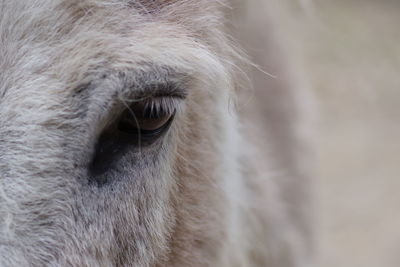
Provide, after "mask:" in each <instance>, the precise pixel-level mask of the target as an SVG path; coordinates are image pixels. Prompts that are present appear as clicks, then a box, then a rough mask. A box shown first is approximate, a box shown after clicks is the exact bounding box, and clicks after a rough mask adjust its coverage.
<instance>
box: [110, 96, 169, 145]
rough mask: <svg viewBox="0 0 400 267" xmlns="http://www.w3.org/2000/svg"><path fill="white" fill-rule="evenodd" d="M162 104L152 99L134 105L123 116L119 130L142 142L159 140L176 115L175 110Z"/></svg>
mask: <svg viewBox="0 0 400 267" xmlns="http://www.w3.org/2000/svg"><path fill="white" fill-rule="evenodd" d="M160 102H161V103H162V101H160V100H154V99H152V100H145V101H140V102H134V103H132V104H131V105H130V107H129V108H127V109H126V111H125V112H124V113H123V114H122V116H121V118H120V120H119V122H118V130H119V131H120V132H121V133H122V134H125V135H132V138H133V137H134V136H136V138H139V139H140V140H141V141H152V140H154V139H157V138H158V137H159V136H161V135H162V134H163V133H164V132H165V131H166V130H167V129H168V128H169V126H170V124H171V122H172V120H173V118H174V115H175V110H174V109H171V108H168V106H166V105H162V104H161V103H160Z"/></svg>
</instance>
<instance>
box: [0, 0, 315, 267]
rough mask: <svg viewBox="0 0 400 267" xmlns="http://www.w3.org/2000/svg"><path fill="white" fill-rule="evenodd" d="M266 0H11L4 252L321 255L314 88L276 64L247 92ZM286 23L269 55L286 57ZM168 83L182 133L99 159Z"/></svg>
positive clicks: (189, 257)
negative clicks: (122, 123)
mask: <svg viewBox="0 0 400 267" xmlns="http://www.w3.org/2000/svg"><path fill="white" fill-rule="evenodd" d="M251 5H255V6H253V8H257V5H259V6H258V7H259V8H260V10H263V12H264V11H265V12H268V9H269V8H270V6H269V5H266V4H265V3H264V2H257V1H227V0H219V1H216V0H169V1H167V0H29V1H26V0H0V266H2V267H3V266H4V267H11V266H22V267H23V266H82V267H85V266H91V267H92V266H135V267H146V266H159V267H161V266H176V267H191V266H193V267H194V266H214V267H228V266H229V267H235V266H237V267H251V266H254V267H259V266H268V267H294V266H299V267H300V266H310V265H309V264H311V262H310V255H311V253H310V251H311V246H310V243H311V241H310V240H311V238H310V237H309V236H310V229H311V224H310V220H309V216H308V206H307V203H308V197H307V195H308V188H309V182H308V179H307V172H306V171H304V166H305V164H304V162H303V161H301V158H302V157H303V158H304V157H307V156H306V152H305V150H304V149H303V147H302V146H303V144H304V140H303V131H302V130H301V128H302V126H301V125H300V123H299V122H300V121H302V120H303V118H302V115H301V114H302V111H301V107H300V105H299V103H301V102H302V101H299V99H301V97H302V95H303V93H302V92H303V91H301V90H302V89H301V88H299V87H296V86H293V83H292V82H291V81H290V80H291V78H289V76H290V75H288V76H286V75H283V76H281V77H284V78H281V79H278V78H271V77H268V76H267V75H264V74H263V75H260V73H258V74H255V75H256V76H255V77H252V76H251V74H249V76H248V77H251V79H253V80H254V85H255V90H254V92H253V93H252V91H251V90H243V91H240V89H239V88H240V87H241V86H242V85H243V80H244V79H245V78H246V77H247V76H246V75H243V73H242V72H241V69H242V66H243V65H241V62H243V61H246V60H245V59H244V57H243V56H241V53H238V51H237V50H238V49H236V48H235V47H236V46H237V45H234V42H232V41H231V39H232V38H231V36H233V37H234V39H235V38H236V39H242V40H244V39H246V38H248V37H247V36H245V35H243V34H241V33H243V32H246V31H247V30H248V29H244V30H243V31H239V30H238V29H237V28H235V26H234V25H235V21H234V20H235V19H238V18H239V17H240V18H241V22H237V23H238V24H240V25H251V23H253V22H251V21H250V19H249V17H248V16H246V14H245V13H246V12H245V11H244V10H246V7H249V6H251ZM237 10H239V11H237ZM265 14H267V13H265ZM259 17H260V18H262V17H263V16H262V15H261V16H259ZM241 23H243V24H241ZM256 23H259V24H263V25H264V24H265V25H269V24H268V23H269V22H268V23H267V22H266V21H264V20H262V21H261V22H260V21H258V22H256ZM269 27H270V26H269ZM270 28H272V27H270ZM261 32H262V31H259V32H258V34H260V33H261ZM269 32H271V35H269ZM272 32H273V31H268V34H262V35H261V36H264V35H265V36H266V37H265V36H264V37H265V38H264V37H261V39H260V40H259V41H260V43H259V44H260V45H262V46H263V47H265V49H266V50H268V51H271V52H268V53H270V54H268V53H267V52H266V54H265V55H262V56H261V57H259V58H258V61H259V62H256V63H257V64H259V65H260V66H270V65H273V66H282V65H280V64H278V63H273V62H278V61H279V60H280V58H279V56H276V55H275V54H274V53H275V52H274V51H277V49H278V47H280V46H279V45H276V44H274V45H271V44H273V42H270V40H269V39H270V38H271V37H270V36H273V35H272V34H273V33H272ZM248 33H249V34H251V31H249V32H248ZM255 35H257V33H255ZM253 38H254V36H253ZM243 46H244V47H246V44H243ZM249 51H250V49H249ZM249 54H252V52H251V51H250V52H249ZM268 55H270V56H268ZM271 55H274V56H271ZM269 64H270V65H269ZM274 64H275V65H274ZM282 70H286V69H285V67H280V68H277V70H276V73H280V71H281V72H282V73H285V71H282ZM254 73H256V71H255V72H254ZM261 76H262V77H261ZM166 84H167V85H168V86H167V87H168V88H172V89H170V90H180V91H182V92H183V93H182V94H183V95H184V99H183V98H182V99H175V100H174V101H167V102H162V103H163V104H162V105H163V106H164V108H165V109H173V110H176V114H175V118H174V121H173V122H172V125H171V128H170V129H169V130H168V132H167V133H166V135H165V136H162V137H161V138H160V139H159V140H158V141H157V142H156V143H154V144H153V145H151V146H140V145H139V146H134V145H132V144H128V143H127V144H126V146H121V147H117V148H118V150H121V151H117V153H116V154H115V157H114V158H113V159H112V160H113V161H112V164H109V165H108V164H107V165H104V166H106V167H107V168H106V167H104V166H100V167H101V168H100V169H93V168H92V165H93V161H94V160H93V159H94V158H96V153H98V152H97V151H96V147H97V146H98V143H99V142H100V141H99V140H101V138H102V136H103V132H104V131H105V129H106V128H107V127H108V125H110V124H111V123H112V122H113V121H114V120H115V119H116V117H118V114H120V113H121V112H122V110H124V109H126V108H127V106H129V103H131V102H132V101H137V100H138V96H139V95H140V96H146V94H147V95H152V94H153V93H154V92H153V91H152V90H154V89H155V88H156V87H157V86H159V85H161V86H165V85H166ZM277 88H280V89H279V90H278V89H277ZM262 89H265V90H262ZM261 91H262V92H261ZM260 92H261V93H260ZM250 94H255V95H256V96H260V98H259V99H257V100H258V101H260V100H262V102H260V103H258V104H257V103H255V104H254V105H253V106H252V107H251V108H246V107H247V106H246V105H245V104H240V103H241V102H243V103H244V102H246V101H247V99H248V98H249V97H248V96H249V95H250ZM234 102H236V103H239V104H236V105H235V104H234ZM248 105H252V104H248ZM240 106H242V107H245V108H244V109H245V110H246V111H243V112H237V110H236V107H240ZM239 113H240V115H238V114H239ZM242 113H243V114H242ZM260 114H261V115H260ZM257 119H258V120H257ZM239 121H241V122H242V123H239ZM255 122H258V124H259V125H258V126H259V127H254V129H253V128H252V127H253V126H251V125H254V123H255ZM250 129H251V130H250ZM255 147H257V148H258V149H255ZM117 148H116V150H117ZM303 153H304V154H303Z"/></svg>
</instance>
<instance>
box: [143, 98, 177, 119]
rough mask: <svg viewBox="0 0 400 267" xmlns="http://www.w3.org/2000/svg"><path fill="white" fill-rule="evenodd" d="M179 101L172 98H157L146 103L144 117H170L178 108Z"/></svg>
mask: <svg viewBox="0 0 400 267" xmlns="http://www.w3.org/2000/svg"><path fill="white" fill-rule="evenodd" d="M179 104H180V101H179V99H176V98H173V97H158V98H152V99H149V100H148V101H146V104H145V116H146V117H150V118H159V117H163V116H166V115H171V114H172V113H174V112H175V111H176V110H177V109H178V108H179Z"/></svg>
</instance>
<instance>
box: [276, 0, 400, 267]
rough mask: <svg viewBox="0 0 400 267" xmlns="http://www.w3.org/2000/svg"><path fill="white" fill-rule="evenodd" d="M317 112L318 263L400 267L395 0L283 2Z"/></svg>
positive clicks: (399, 54) (399, 46)
mask: <svg viewBox="0 0 400 267" xmlns="http://www.w3.org/2000/svg"><path fill="white" fill-rule="evenodd" d="M285 3H286V4H287V5H286V7H285V9H286V12H287V13H288V14H289V16H284V19H283V20H284V21H282V22H284V23H283V24H282V26H281V27H287V30H288V31H289V32H290V33H291V37H292V39H293V40H294V41H295V49H296V50H297V51H295V52H296V54H297V55H298V57H299V60H300V61H301V66H303V68H304V69H303V71H304V74H305V75H306V77H307V78H308V80H309V82H310V83H311V86H312V88H313V93H314V95H315V98H316V102H317V109H319V118H318V136H319V138H318V146H317V149H318V160H317V165H318V173H317V174H318V175H317V177H318V179H317V183H318V184H317V194H318V201H317V214H318V221H319V238H318V239H319V244H318V254H319V264H318V265H317V266H319V267H355V266H363V267H399V266H400V142H399V138H400V1H399V0H394V1H389V0H375V1H372V0H371V1H368V0H313V1H311V0H286V2H285Z"/></svg>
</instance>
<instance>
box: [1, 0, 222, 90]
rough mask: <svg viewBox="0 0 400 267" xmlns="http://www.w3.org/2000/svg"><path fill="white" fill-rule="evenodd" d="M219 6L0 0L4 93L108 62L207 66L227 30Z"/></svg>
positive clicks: (199, 0)
mask: <svg viewBox="0 0 400 267" xmlns="http://www.w3.org/2000/svg"><path fill="white" fill-rule="evenodd" d="M220 7H221V5H220V4H219V1H203V0H196V1H188V0H181V1H179V0H170V1H167V0H133V1H128V0H107V1H105V0H79V1H75V0H37V1H23V0H15V1H7V0H3V1H0V42H1V43H0V46H1V48H2V49H1V50H0V73H1V74H0V96H1V95H2V94H4V91H5V90H6V89H8V88H10V87H11V86H14V87H17V86H18V83H19V82H23V81H26V80H27V79H28V78H27V77H34V76H35V75H36V76H41V77H43V75H44V76H45V77H47V78H52V79H55V80H57V81H59V82H63V83H73V82H77V81H81V82H82V80H84V79H85V76H87V74H88V73H90V72H93V71H99V70H101V69H102V68H103V69H123V68H131V69H132V68H135V69H136V68H140V67H141V66H148V65H149V64H156V65H162V66H164V65H165V66H167V67H172V68H176V69H179V71H182V72H190V71H193V69H196V68H197V70H198V69H203V70H207V67H206V66H207V65H210V63H211V61H216V60H217V59H216V57H215V55H213V53H211V52H210V51H215V50H217V49H215V48H214V47H212V46H213V44H216V43H217V42H215V41H214V42H213V41H210V40H211V39H213V38H214V39H218V38H221V37H220V36H218V35H219V32H218V28H220V24H221V16H222V15H221V14H222V13H221V12H220ZM204 29H213V30H207V31H204ZM144 62H145V63H146V64H143V63H144ZM212 64H214V65H218V64H216V62H213V63H212ZM183 69H185V70H183Z"/></svg>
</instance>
